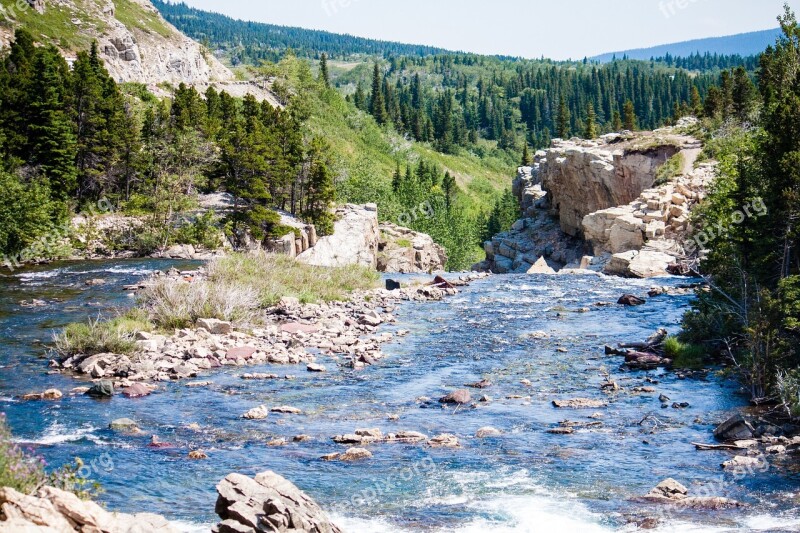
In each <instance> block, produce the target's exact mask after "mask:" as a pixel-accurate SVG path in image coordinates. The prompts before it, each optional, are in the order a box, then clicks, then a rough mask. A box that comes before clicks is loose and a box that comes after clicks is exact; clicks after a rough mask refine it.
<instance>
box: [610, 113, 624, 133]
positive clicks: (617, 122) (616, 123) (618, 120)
mask: <svg viewBox="0 0 800 533" xmlns="http://www.w3.org/2000/svg"><path fill="white" fill-rule="evenodd" d="M611 129H612V130H614V131H616V132H619V131H622V116H621V115H620V114H619V111H618V110H616V109H615V110H614V118H613V119H612V120H611Z"/></svg>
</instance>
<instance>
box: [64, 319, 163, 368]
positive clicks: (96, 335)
mask: <svg viewBox="0 0 800 533" xmlns="http://www.w3.org/2000/svg"><path fill="white" fill-rule="evenodd" d="M152 330H153V324H152V323H151V322H150V321H149V319H148V317H147V313H146V312H144V311H142V310H140V309H132V310H130V311H128V312H127V313H125V314H124V315H120V316H118V317H116V318H113V319H111V320H105V321H104V320H101V319H100V318H97V319H95V320H91V319H90V320H89V321H88V322H85V323H73V324H69V325H68V326H67V327H65V328H64V329H63V330H62V331H61V332H60V333H58V334H56V335H55V338H54V341H55V350H56V352H57V353H58V354H59V355H61V356H62V357H71V356H73V355H78V354H82V355H95V354H98V353H116V354H122V355H130V354H132V353H134V352H135V351H136V342H135V339H134V337H135V335H136V333H137V332H139V331H152Z"/></svg>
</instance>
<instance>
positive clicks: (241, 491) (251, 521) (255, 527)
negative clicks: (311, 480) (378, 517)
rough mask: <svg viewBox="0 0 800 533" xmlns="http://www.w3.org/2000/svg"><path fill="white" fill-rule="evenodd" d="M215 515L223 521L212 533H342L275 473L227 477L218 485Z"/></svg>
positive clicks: (321, 512)
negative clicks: (214, 532)
mask: <svg viewBox="0 0 800 533" xmlns="http://www.w3.org/2000/svg"><path fill="white" fill-rule="evenodd" d="M217 493H218V494H219V497H218V498H217V506H216V512H217V514H218V515H219V517H220V518H221V519H222V522H220V523H219V524H218V525H217V526H216V528H215V531H217V532H218V533H238V532H243V531H251V532H253V531H255V532H268V531H269V532H271V531H304V532H310V533H311V532H313V533H341V530H340V529H339V528H338V527H336V525H334V524H333V523H332V522H331V521H330V518H328V515H327V514H326V513H325V511H323V510H322V508H320V507H319V505H317V504H316V503H315V502H314V501H313V500H312V499H311V498H309V497H308V496H307V495H306V494H305V493H303V492H302V491H301V490H300V489H298V488H297V487H296V486H294V485H293V484H292V483H291V482H289V481H287V480H286V479H284V478H283V477H281V476H279V475H278V474H276V473H274V472H270V471H267V472H262V473H261V474H258V475H256V477H255V479H253V478H250V477H247V476H244V475H241V474H230V475H229V476H228V477H226V478H225V479H223V480H222V481H221V482H220V484H219V485H217Z"/></svg>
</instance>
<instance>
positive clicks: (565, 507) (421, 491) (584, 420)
mask: <svg viewBox="0 0 800 533" xmlns="http://www.w3.org/2000/svg"><path fill="white" fill-rule="evenodd" d="M172 266H176V267H177V268H178V269H179V270H182V271H192V270H195V269H196V265H193V264H188V263H186V264H175V265H173V264H172V263H170V262H161V261H159V262H149V261H147V262H142V261H134V262H113V263H105V264H98V263H91V264H85V263H83V264H74V265H66V266H57V267H56V268H55V269H38V270H33V271H26V272H24V273H23V274H21V275H16V276H14V277H5V278H0V334H2V336H3V339H2V340H3V346H5V347H6V349H5V350H4V351H3V352H2V354H1V356H0V366H2V367H3V368H2V371H3V373H4V376H10V377H11V379H4V380H2V382H0V398H2V409H3V411H5V412H6V413H7V416H8V419H9V422H10V424H11V426H12V429H13V430H14V432H15V434H16V435H17V436H18V438H19V440H20V442H21V443H22V444H23V445H25V446H31V447H33V448H34V449H35V451H36V452H38V453H40V454H42V455H44V456H45V457H46V459H47V460H48V462H49V463H50V464H63V463H65V462H68V461H71V460H72V458H74V457H76V456H79V457H81V458H82V459H83V460H84V463H85V464H86V465H88V468H89V470H88V471H87V472H86V474H87V475H89V477H91V478H92V479H96V480H98V481H100V482H101V483H102V484H103V487H104V488H105V489H106V493H105V494H104V495H103V496H102V497H101V503H103V504H104V505H107V506H108V508H109V509H110V510H113V511H121V512H127V513H137V512H141V511H142V510H147V511H149V512H154V513H157V514H160V515H162V516H164V517H166V518H168V519H170V520H171V521H173V524H174V525H175V527H177V528H179V529H182V530H186V531H190V530H191V531H193V530H198V531H200V530H205V531H208V530H209V529H210V528H211V527H212V526H213V525H215V524H218V523H219V522H220V520H221V518H220V516H218V514H217V513H216V512H215V510H214V507H215V502H216V501H217V498H218V494H217V490H216V488H215V487H216V486H217V485H218V484H219V483H220V480H222V479H224V478H226V477H227V476H228V475H229V474H230V473H232V472H237V473H240V474H243V475H245V476H248V477H250V478H253V476H255V475H256V474H258V473H261V472H264V471H265V470H271V471H274V472H276V473H279V474H280V475H281V476H283V477H285V478H286V479H288V480H291V481H292V482H294V483H295V484H296V485H297V486H298V487H299V488H301V489H302V490H303V491H304V492H305V493H306V494H307V495H308V496H309V497H310V498H312V499H313V500H314V501H316V503H317V504H318V505H319V506H320V507H321V508H322V509H324V510H326V511H327V512H328V513H329V515H330V517H331V519H332V521H333V523H334V524H336V526H338V527H339V528H341V529H342V530H344V531H438V530H441V531H443V530H447V531H453V530H456V531H470V530H477V529H481V530H485V529H491V530H500V531H529V530H531V529H535V528H538V527H540V526H541V525H542V524H547V525H548V527H549V528H553V529H561V530H563V531H612V530H618V529H620V528H626V529H624V530H630V529H635V528H636V527H640V526H641V527H644V526H648V527H655V528H660V529H661V530H662V531H682V530H685V531H752V530H764V531H783V530H786V531H788V530H791V529H792V528H795V527H797V526H798V525H800V517H799V516H798V515H797V514H796V510H795V497H794V491H795V489H796V486H797V482H798V478H797V477H796V474H795V472H796V469H795V467H794V466H793V465H794V464H795V463H794V456H793V453H792V450H793V448H794V443H793V441H792V439H791V438H787V440H788V441H789V442H784V440H782V439H781V438H780V437H769V436H768V435H766V434H761V435H757V433H759V431H761V430H763V429H764V428H761V427H760V426H759V424H753V423H752V422H749V421H748V423H749V424H750V425H751V426H752V429H753V430H754V434H753V437H752V438H750V439H746V440H755V441H757V442H756V443H755V445H754V446H753V447H752V448H749V447H748V448H747V449H744V448H738V447H737V448H735V449H734V448H717V447H715V446H719V445H722V444H723V443H722V442H721V441H718V440H716V439H715V438H714V436H713V431H714V430H715V428H717V427H718V425H719V424H720V423H722V422H724V421H726V420H727V419H729V418H730V416H731V415H732V414H734V413H736V412H737V411H739V410H740V409H741V408H743V407H744V406H746V404H747V402H746V396H745V395H739V394H738V391H737V388H736V385H735V383H731V382H730V381H727V380H725V379H724V378H721V377H719V376H717V374H716V373H715V372H714V371H710V372H709V371H692V372H689V371H674V370H668V369H666V368H663V367H657V368H645V369H634V368H631V367H630V366H629V365H626V364H625V362H626V361H625V358H624V357H622V356H619V355H613V354H609V355H606V353H605V346H606V345H608V346H611V347H614V348H615V349H617V347H618V345H619V343H624V344H632V343H637V342H641V341H643V340H645V339H647V338H648V337H649V336H650V335H651V334H653V332H655V331H657V330H658V329H659V328H665V329H667V330H668V331H670V332H674V331H676V328H677V326H678V323H679V320H680V316H681V315H682V313H683V312H684V311H685V310H686V308H687V306H688V303H689V301H690V298H691V294H690V292H691V291H686V290H681V289H679V288H678V286H679V285H681V284H682V283H684V282H683V281H676V280H672V279H659V280H657V281H654V280H649V281H642V280H639V281H635V280H633V281H632V280H623V279H618V278H606V277H602V276H537V275H530V276H526V275H521V276H492V277H489V278H486V279H481V280H476V281H474V282H473V283H472V284H471V285H469V286H466V287H461V288H459V292H458V294H455V295H452V296H448V297H446V298H444V299H442V300H429V299H427V298H426V299H425V300H423V301H419V302H411V301H402V300H399V301H396V302H395V301H392V302H388V301H387V302H385V303H387V304H388V305H389V307H393V309H390V310H387V309H386V308H385V307H383V306H382V305H381V306H380V308H379V309H378V304H383V303H384V302H383V301H380V302H377V301H376V302H375V304H376V309H377V311H376V312H378V313H379V314H380V315H381V317H382V319H383V323H382V324H380V326H378V329H377V331H372V330H360V329H359V328H362V327H365V326H367V324H362V323H360V322H361V321H360V320H358V319H357V318H356V317H359V316H364V315H365V314H366V313H365V312H368V311H369V310H368V309H366V308H360V309H359V310H358V311H357V312H355V311H354V313H353V314H352V317H351V316H350V315H347V316H348V318H350V319H353V322H354V324H352V327H353V328H354V333H355V332H356V331H357V332H358V335H357V337H358V338H360V339H362V341H364V342H370V341H368V339H370V338H371V337H381V336H382V335H385V334H389V333H391V334H392V339H391V340H390V341H388V342H383V343H381V344H380V352H381V353H382V354H383V357H382V358H380V359H378V360H376V361H375V362H374V363H373V364H369V365H365V366H364V367H363V368H354V365H353V364H351V363H352V362H353V361H357V359H356V357H355V356H356V354H357V353H358V352H355V351H354V353H349V352H347V353H338V354H334V353H324V352H323V351H320V349H319V347H313V346H309V347H307V348H306V347H304V349H305V350H306V351H307V352H308V353H310V354H312V355H314V357H315V359H316V361H315V362H316V363H317V364H321V365H323V366H325V369H326V372H321V373H320V372H309V371H308V364H309V362H307V361H298V362H297V363H291V362H289V363H271V362H269V361H268V360H265V361H264V362H263V363H258V364H256V363H255V362H252V363H246V364H245V365H242V366H240V365H239V364H238V363H234V364H225V365H222V366H220V367H218V368H210V369H207V370H202V369H201V371H200V372H199V373H198V376H196V377H188V376H187V377H185V379H173V378H172V376H171V375H170V376H169V379H168V380H167V381H158V376H155V378H154V380H146V381H142V382H139V384H142V385H143V384H150V383H152V384H155V385H158V389H156V390H155V391H153V392H152V393H151V394H149V395H147V396H143V397H139V398H126V397H125V396H124V395H122V394H115V395H114V396H112V397H110V398H107V399H98V398H95V397H91V396H86V395H82V394H75V395H72V394H69V391H70V390H71V389H73V388H74V387H75V386H76V385H79V386H80V385H85V386H91V384H92V378H90V377H89V376H85V375H83V376H82V375H78V374H73V373H63V372H58V373H55V374H53V373H50V372H52V370H51V369H49V368H48V359H47V358H42V355H43V354H44V353H45V350H44V349H43V346H42V344H41V343H42V342H45V343H46V342H47V341H48V339H49V336H50V332H51V331H52V329H53V328H56V327H58V326H59V325H61V324H64V323H65V322H69V321H74V320H80V319H85V318H86V317H96V316H97V315H98V314H104V315H108V314H109V313H113V309H114V308H116V307H119V306H125V305H130V304H131V300H130V297H128V296H126V294H125V292H124V291H123V287H124V286H126V285H137V284H141V283H142V282H143V281H144V280H145V279H146V278H147V276H149V275H151V274H152V271H154V270H168V269H169V268H170V267H172ZM101 277H105V279H106V283H105V284H104V285H87V284H86V281H87V280H90V279H96V278H101ZM401 281H404V282H405V283H408V282H409V281H410V280H408V279H401ZM654 284H658V285H660V286H663V287H667V289H668V290H666V291H664V290H663V288H662V289H661V290H658V291H651V286H652V285H654ZM648 293H652V294H653V296H652V297H651V296H649V295H648ZM623 294H630V295H632V296H636V297H638V298H640V299H642V300H644V302H645V303H644V304H643V305H640V306H625V305H622V304H617V303H616V302H617V301H618V300H619V298H620V295H623ZM33 300H39V301H40V302H41V303H42V305H40V306H37V307H23V306H22V305H21V302H22V301H27V302H30V301H33ZM387 315H391V316H392V317H393V318H394V319H395V320H394V321H392V320H388V316H387ZM276 319H277V316H276ZM305 320H306V319H304V318H303V315H302V311H297V312H296V313H295V314H291V315H286V316H281V318H280V320H276V324H275V326H277V327H278V328H279V329H280V327H281V324H283V323H298V322H299V323H301V324H302V323H304V321H305ZM309 322H310V321H309ZM208 326H209V327H211V329H213V326H212V325H211V324H208ZM348 327H349V326H348ZM369 327H373V326H369ZM204 329H205V328H204ZM197 331H199V329H198V330H197ZM404 331H408V333H407V334H406V335H402V336H401V335H400V333H401V332H404ZM208 333H209V335H211V336H215V335H216V336H219V337H220V339H223V338H225V339H227V338H228V337H226V335H230V334H222V333H218V334H215V333H211V332H210V331H209V332H208ZM234 333H235V331H234ZM242 333H244V334H246V335H249V336H250V337H248V338H247V341H248V343H249V342H254V340H253V339H256V340H264V339H262V338H260V337H255V336H253V335H252V332H242ZM283 333H284V332H280V331H279V332H278V333H275V338H276V339H277V338H278V337H279V336H280V338H281V339H283V338H284V337H283ZM308 335H309V337H311V336H313V335H315V334H308ZM294 337H295V336H292V337H291V338H294ZM169 338H171V337H168V339H167V340H165V343H166V342H168V341H169ZM210 338H211V337H209V339H210ZM267 338H269V337H267ZM288 339H289V338H288V337H287V338H286V340H288ZM150 340H152V339H150ZM230 340H231V341H237V342H238V341H239V340H242V339H236V338H235V337H230ZM206 341H207V339H203V342H206ZM145 342H146V340H145ZM165 345H166V344H165ZM353 346H358V344H356V345H353ZM237 347H238V346H227V345H226V346H224V349H225V351H226V354H225V355H226V356H227V350H228V349H230V348H237ZM254 347H255V346H254ZM289 348H290V347H288V348H287V349H289ZM264 350H265V351H264V353H265V354H267V353H268V352H267V351H266V346H265V347H264ZM212 355H213V354H212ZM184 357H185V356H184ZM215 357H216V355H215ZM236 359H237V360H238V359H239V358H238V357H237V358H236ZM185 362H186V360H185V359H182V363H185ZM286 376H293V377H294V379H286ZM254 377H256V378H261V379H253V378H254ZM104 378H106V376H103V377H101V378H96V379H98V380H100V381H102V380H103V379H104ZM248 378H249V379H248ZM112 381H114V380H112ZM200 383H202V386H201V385H200ZM190 384H191V385H195V386H189V385H190ZM48 389H57V390H59V391H63V392H64V393H65V394H64V395H63V396H62V397H61V398H60V399H42V400H34V401H21V400H20V399H19V397H20V396H21V395H23V394H27V393H32V392H33V393H39V392H43V391H46V390H48ZM251 411H252V412H253V415H254V416H252V417H244V416H243V415H245V414H247V413H250V412H251ZM125 419H127V421H126V420H125ZM751 420H752V419H751ZM731 427H732V428H734V429H736V431H735V433H736V435H737V436H738V435H739V432H741V434H742V435H744V436H747V431H749V430H750V429H749V427H748V426H747V424H744V425H743V426H742V427H738V426H736V425H732V426H731ZM732 435H733V434H732ZM153 436H155V437H156V438H155V439H153ZM771 438H774V439H776V440H775V442H774V443H771V442H770V441H769V439H771ZM697 444H700V445H703V446H708V447H709V449H707V450H702V451H701V450H698V449H697V447H696V445H697ZM739 445H742V446H743V445H744V443H742V442H740V443H738V444H736V443H735V442H732V443H731V446H739ZM771 446H784V448H785V450H786V453H774V452H776V451H780V450H775V449H773V450H770V451H768V450H767V448H768V447H771ZM750 450H752V451H750ZM736 457H743V458H745V459H736ZM752 459H755V460H757V461H758V464H757V465H756V464H755V463H753V460H752ZM728 461H736V462H737V464H738V463H741V465H740V466H739V467H736V466H735V465H732V467H728V468H723V467H722V466H721V465H722V463H725V462H728ZM745 463H753V464H750V465H749V466H748V465H746V464H745ZM737 468H738V469H737ZM669 478H672V479H673V480H675V482H676V483H677V484H675V485H673V484H669V487H668V490H667V492H668V494H667V493H666V492H664V490H661V492H660V494H661V495H662V496H663V497H665V498H666V499H668V500H675V501H676V502H677V500H686V498H724V499H725V500H724V501H726V502H727V501H731V502H737V505H725V506H719V507H717V508H713V509H709V508H707V506H706V507H702V506H701V507H700V508H698V507H697V506H695V505H694V504H692V505H689V503H692V502H695V501H697V500H692V499H689V500H686V502H684V503H671V502H666V501H661V502H654V501H651V500H652V498H650V500H648V499H647V498H645V496H648V495H650V494H651V491H653V489H654V487H657V486H659V485H660V484H661V483H662V482H664V481H665V480H668V479H669ZM681 487H683V488H685V489H686V491H683V489H681ZM663 488H664V487H662V489H663ZM716 501H719V502H722V500H716Z"/></svg>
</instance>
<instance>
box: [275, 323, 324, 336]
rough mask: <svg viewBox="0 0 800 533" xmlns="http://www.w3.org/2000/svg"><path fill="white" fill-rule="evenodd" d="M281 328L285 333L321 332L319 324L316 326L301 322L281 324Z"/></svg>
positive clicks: (308, 333)
mask: <svg viewBox="0 0 800 533" xmlns="http://www.w3.org/2000/svg"><path fill="white" fill-rule="evenodd" d="M280 330H281V331H282V332H284V333H289V334H292V335H294V334H297V333H304V334H306V335H313V334H314V333H317V332H319V326H314V325H312V324H300V323H299V322H290V323H288V324H283V325H281V327H280Z"/></svg>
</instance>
